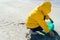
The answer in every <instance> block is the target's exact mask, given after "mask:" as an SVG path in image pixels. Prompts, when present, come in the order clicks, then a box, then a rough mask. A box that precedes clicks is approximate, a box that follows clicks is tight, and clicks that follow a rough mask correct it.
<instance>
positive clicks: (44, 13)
mask: <svg viewBox="0 0 60 40" xmlns="http://www.w3.org/2000/svg"><path fill="white" fill-rule="evenodd" d="M50 12H51V3H50V2H48V1H47V2H44V3H43V4H42V5H39V6H38V7H36V8H35V9H34V10H32V12H30V14H29V16H28V17H27V19H26V28H27V29H30V34H31V35H30V36H31V39H30V40H37V39H36V37H37V32H36V31H40V32H42V33H44V34H45V35H50V36H51V37H52V36H54V33H53V32H51V31H50V30H49V29H48V25H47V24H46V22H45V19H51V18H50V17H49V16H48V14H49V13H50ZM52 22H53V21H52ZM33 36H34V37H33Z"/></svg>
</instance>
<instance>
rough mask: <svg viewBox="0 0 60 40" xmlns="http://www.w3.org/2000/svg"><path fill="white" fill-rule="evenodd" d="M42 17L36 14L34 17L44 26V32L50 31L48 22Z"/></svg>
mask: <svg viewBox="0 0 60 40" xmlns="http://www.w3.org/2000/svg"><path fill="white" fill-rule="evenodd" d="M41 18H42V17H41V16H40V17H39V16H37V15H36V17H35V18H34V19H35V20H36V21H37V23H38V24H39V25H40V26H41V27H42V29H43V30H44V32H45V33H48V32H49V29H48V26H47V24H46V22H45V21H44V20H43V19H41Z"/></svg>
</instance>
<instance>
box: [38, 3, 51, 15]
mask: <svg viewBox="0 0 60 40" xmlns="http://www.w3.org/2000/svg"><path fill="white" fill-rule="evenodd" d="M38 10H39V11H42V12H43V13H44V15H47V14H48V13H49V12H51V3H50V2H44V3H43V4H42V5H40V6H39V7H38Z"/></svg>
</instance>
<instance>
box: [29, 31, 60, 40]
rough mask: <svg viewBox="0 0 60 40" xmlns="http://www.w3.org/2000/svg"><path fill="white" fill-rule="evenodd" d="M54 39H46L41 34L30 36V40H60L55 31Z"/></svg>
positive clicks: (46, 37)
mask: <svg viewBox="0 0 60 40" xmlns="http://www.w3.org/2000/svg"><path fill="white" fill-rule="evenodd" d="M53 32H54V33H55V34H54V37H48V36H45V35H42V34H37V35H31V39H30V40H60V36H59V34H58V33H57V32H56V31H53Z"/></svg>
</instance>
